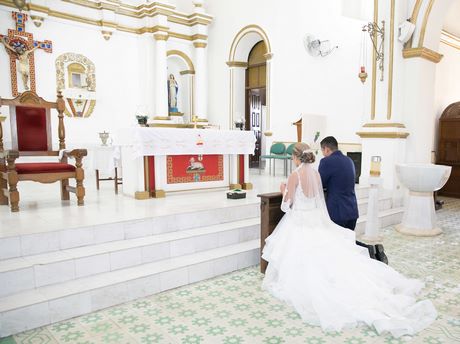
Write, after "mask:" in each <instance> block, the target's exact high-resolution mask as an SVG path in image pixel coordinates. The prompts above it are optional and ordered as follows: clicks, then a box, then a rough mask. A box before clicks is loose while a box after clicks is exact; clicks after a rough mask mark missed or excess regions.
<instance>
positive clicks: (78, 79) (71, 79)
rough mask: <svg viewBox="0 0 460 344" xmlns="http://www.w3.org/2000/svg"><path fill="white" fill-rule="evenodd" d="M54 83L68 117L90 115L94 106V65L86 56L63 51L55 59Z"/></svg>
mask: <svg viewBox="0 0 460 344" xmlns="http://www.w3.org/2000/svg"><path fill="white" fill-rule="evenodd" d="M56 83H57V89H58V91H61V92H62V94H63V96H64V99H65V102H66V109H65V112H64V113H65V114H66V115H67V116H69V117H81V118H86V117H89V116H91V114H92V113H93V111H94V107H95V106H96V67H95V65H94V63H93V62H92V61H91V60H90V59H88V58H87V57H86V56H84V55H81V54H76V53H65V54H62V55H60V56H59V57H58V58H57V59H56Z"/></svg>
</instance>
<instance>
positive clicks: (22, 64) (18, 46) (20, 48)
mask: <svg viewBox="0 0 460 344" xmlns="http://www.w3.org/2000/svg"><path fill="white" fill-rule="evenodd" d="M1 42H2V43H3V45H4V46H5V48H7V49H8V50H10V51H11V52H13V54H15V55H16V57H17V59H18V60H19V73H20V74H21V77H22V83H23V85H24V89H25V90H26V91H29V90H30V88H29V78H30V67H29V55H30V54H31V53H32V52H33V51H34V50H36V49H38V45H37V46H36V47H33V48H32V49H27V45H26V44H25V43H24V42H22V41H21V42H18V41H16V42H14V45H13V46H10V45H9V44H8V43H7V41H6V37H3V39H2V40H1Z"/></svg>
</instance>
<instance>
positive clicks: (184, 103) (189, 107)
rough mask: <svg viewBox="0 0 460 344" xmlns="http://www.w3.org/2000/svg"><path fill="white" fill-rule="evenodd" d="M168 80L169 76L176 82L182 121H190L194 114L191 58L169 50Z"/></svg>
mask: <svg viewBox="0 0 460 344" xmlns="http://www.w3.org/2000/svg"><path fill="white" fill-rule="evenodd" d="M167 68H168V79H169V76H170V74H173V75H174V78H175V79H176V81H177V84H178V88H179V92H178V94H177V105H178V106H177V107H178V111H179V112H182V113H183V114H184V120H187V121H191V118H192V115H193V114H194V99H193V95H194V75H195V67H194V65H193V62H192V60H191V58H190V57H189V56H188V55H187V54H185V53H184V52H182V51H179V50H169V51H168V52H167Z"/></svg>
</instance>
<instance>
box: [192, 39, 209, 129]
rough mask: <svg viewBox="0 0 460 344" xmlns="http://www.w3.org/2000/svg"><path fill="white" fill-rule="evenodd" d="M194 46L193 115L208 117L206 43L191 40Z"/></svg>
mask: <svg viewBox="0 0 460 344" xmlns="http://www.w3.org/2000/svg"><path fill="white" fill-rule="evenodd" d="M193 46H194V47H195V115H196V116H198V118H199V119H204V120H205V119H207V118H208V73H207V54H208V49H207V43H206V42H201V41H200V42H193Z"/></svg>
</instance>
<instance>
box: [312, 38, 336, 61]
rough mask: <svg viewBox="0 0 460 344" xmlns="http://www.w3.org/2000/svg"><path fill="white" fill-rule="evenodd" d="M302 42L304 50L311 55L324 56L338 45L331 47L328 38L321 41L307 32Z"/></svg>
mask: <svg viewBox="0 0 460 344" xmlns="http://www.w3.org/2000/svg"><path fill="white" fill-rule="evenodd" d="M303 44H304V47H305V50H306V51H307V52H308V53H309V54H310V55H311V56H321V57H325V56H327V55H329V54H330V53H332V52H333V51H334V50H335V49H337V48H338V46H335V47H332V48H331V43H330V42H329V40H325V41H321V40H320V39H317V38H315V36H313V35H308V34H307V35H305V36H304V38H303Z"/></svg>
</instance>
